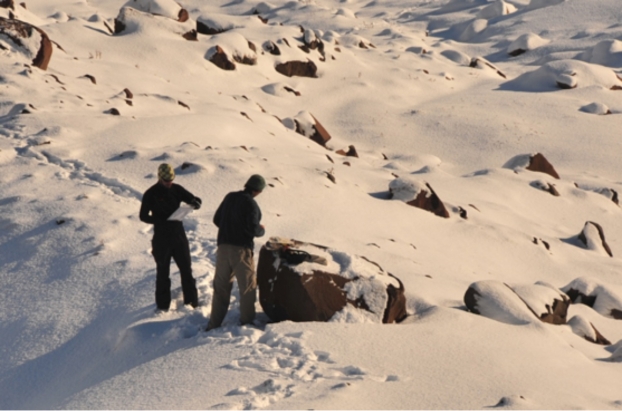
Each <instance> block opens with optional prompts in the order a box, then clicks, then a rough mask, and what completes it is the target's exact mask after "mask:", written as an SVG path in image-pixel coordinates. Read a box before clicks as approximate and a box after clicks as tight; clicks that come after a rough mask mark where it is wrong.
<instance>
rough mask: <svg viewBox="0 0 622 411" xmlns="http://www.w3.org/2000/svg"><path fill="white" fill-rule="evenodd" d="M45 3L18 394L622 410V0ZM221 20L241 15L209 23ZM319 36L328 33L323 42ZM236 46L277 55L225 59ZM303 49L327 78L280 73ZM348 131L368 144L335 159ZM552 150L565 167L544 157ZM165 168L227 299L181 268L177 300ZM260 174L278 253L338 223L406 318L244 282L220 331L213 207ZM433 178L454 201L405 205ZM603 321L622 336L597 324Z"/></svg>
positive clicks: (351, 266)
mask: <svg viewBox="0 0 622 411" xmlns="http://www.w3.org/2000/svg"><path fill="white" fill-rule="evenodd" d="M132 3H135V4H134V5H132ZM126 5H128V7H125V8H123V7H124V6H126ZM26 6H27V8H24V7H23V6H21V5H17V4H16V6H15V10H14V11H13V13H14V14H15V15H16V16H17V17H18V18H21V19H23V20H24V21H26V22H29V23H31V24H33V25H35V26H37V27H39V28H41V29H42V30H43V31H44V32H45V33H46V34H47V35H48V36H49V37H50V39H51V40H52V41H53V42H54V44H55V45H54V49H53V54H52V57H51V60H50V63H49V66H48V69H47V71H42V70H40V69H38V68H36V67H30V60H31V59H32V57H33V56H30V55H28V56H26V55H21V54H20V53H14V52H13V51H12V50H0V352H2V353H3V355H2V356H0V408H2V409H52V408H54V409H58V408H61V409H259V408H269V409H439V408H440V409H482V408H491V407H495V408H504V409H570V408H572V409H576V408H582V409H620V408H622V391H621V390H620V387H619V386H620V384H619V381H620V380H621V379H622V369H621V368H620V362H621V361H622V351H621V350H622V348H621V347H622V321H621V320H619V319H615V318H613V315H612V312H613V310H622V277H621V276H620V273H621V272H622V262H621V261H622V260H620V256H621V255H622V254H621V252H620V250H621V249H622V237H621V235H622V234H621V233H622V219H621V218H620V217H621V214H622V210H621V209H620V206H619V205H618V204H616V203H615V202H614V201H612V200H613V199H614V198H617V195H616V193H621V192H622V180H621V178H620V175H621V174H622V166H621V165H620V161H619V153H621V152H622V141H621V140H620V138H619V130H620V128H621V126H622V117H621V113H622V91H620V90H618V88H620V86H622V80H620V79H621V78H622V71H621V67H622V65H621V63H620V50H621V48H620V41H621V39H622V37H621V36H622V26H620V19H621V18H622V14H621V13H622V11H621V10H622V9H621V8H620V5H619V0H591V1H582V0H565V1H560V0H532V1H528V0H514V1H480V0H477V1H463V0H453V1H446V0H433V1H429V0H416V1H412V0H409V1H406V0H388V1H383V2H368V1H359V0H348V1H334V0H313V1H289V0H276V1H270V2H259V1H255V0H240V1H234V2H231V1H221V0H215V1H212V2H204V1H200V0H186V1H184V2H181V3H180V4H178V3H177V2H174V1H166V0H150V1H147V0H141V1H130V2H128V1H127V0H88V1H83V0H81V1H68V0H29V1H27V2H26ZM181 7H183V8H184V9H185V10H187V11H188V14H189V17H190V18H189V19H188V20H187V21H186V22H178V21H176V20H177V19H178V17H179V12H180V9H181ZM255 13H258V14H259V16H260V17H261V19H259V18H258V17H257V16H256V15H255ZM8 15H9V9H4V8H0V16H2V17H8ZM119 17H121V18H123V19H125V23H126V25H127V27H126V29H125V30H124V31H123V32H121V33H120V34H116V35H113V34H111V33H110V31H109V29H108V28H107V26H109V27H114V20H115V18H119ZM263 20H267V22H266V23H264V22H263ZM197 21H203V22H209V23H210V24H213V25H215V26H218V27H220V28H229V29H230V30H229V31H226V32H224V33H221V34H218V35H203V34H199V35H198V37H197V40H196V41H189V40H186V39H185V38H183V37H182V35H184V34H186V33H188V32H189V31H190V30H192V29H194V28H195V27H196V22H197ZM314 39H315V40H321V41H322V42H323V44H324V47H323V49H322V52H320V50H319V49H312V50H308V52H307V51H305V50H303V48H301V47H300V46H302V45H303V44H304V41H307V42H310V41H313V40H314ZM249 42H250V43H253V44H254V45H255V46H256V51H252V50H251V49H250V48H249ZM35 43H36V39H35V38H33V43H32V44H30V43H29V47H30V49H32V52H33V53H35V54H36V50H35V49H36V46H37V45H38V43H37V44H35ZM270 43H273V44H276V45H277V46H278V47H279V49H280V50H281V55H279V56H277V55H273V54H270V53H269V52H268V51H267V49H266V48H265V46H264V45H267V44H270ZM3 44H4V43H3ZM216 46H219V47H221V49H223V50H225V51H226V52H227V54H228V55H229V57H233V55H236V54H237V55H238V57H239V58H243V57H245V56H246V57H249V58H250V57H252V58H253V59H256V64H254V65H245V64H237V63H236V69H235V70H232V71H225V70H222V69H220V68H218V67H217V66H216V65H215V64H213V63H212V62H210V61H209V57H210V56H211V53H212V51H213V49H214V48H215V47H216ZM12 47H13V45H11V48H12ZM61 47H62V48H61ZM514 48H520V49H524V50H526V52H525V53H523V54H520V55H516V56H510V55H509V54H508V53H509V52H511V51H512V50H513V49H514ZM292 60H297V61H312V62H313V63H314V64H315V65H316V66H317V67H318V73H317V78H310V77H285V76H283V75H281V74H279V73H278V72H276V70H275V66H276V65H277V64H279V63H283V62H286V61H292ZM25 64H28V66H25ZM472 66H473V67H472ZM500 73H501V74H503V76H505V77H503V76H502V75H501V74H500ZM92 79H94V80H95V81H93V80H92ZM569 87H575V88H569ZM125 90H128V91H129V92H131V94H128V93H127V92H126V91H125ZM113 108H114V109H116V110H117V111H118V112H119V115H112V114H111V113H112V112H113V111H111V110H112V109H113ZM608 112H610V113H611V114H608V115H602V114H606V113H608ZM590 114H591V115H590ZM317 122H319V123H320V124H321V125H322V126H324V128H325V129H326V130H327V132H328V133H329V134H330V135H331V137H332V138H331V139H330V140H329V141H328V142H327V144H326V147H322V146H320V145H319V144H317V143H316V142H314V141H313V140H311V139H310V138H309V137H310V136H311V135H313V134H314V133H315V130H316V128H315V124H316V123H317ZM296 130H298V132H297V131H296ZM299 132H301V133H303V134H304V135H301V134H299ZM350 145H354V146H355V147H356V151H357V153H358V156H359V157H358V158H356V157H345V156H341V155H339V154H337V153H336V150H340V149H344V148H347V147H349V146H350ZM346 150H347V149H346ZM535 153H541V154H542V155H544V156H545V157H546V159H547V160H549V162H550V163H551V164H552V165H553V166H554V167H555V169H556V170H557V171H558V173H559V175H560V176H561V179H559V180H557V179H553V178H552V177H549V176H547V175H545V174H542V173H534V172H533V171H529V170H527V169H526V166H527V165H528V164H529V158H530V156H532V155H534V154H535ZM162 162H168V163H170V164H171V165H172V166H173V167H174V168H175V171H176V174H177V177H176V182H177V183H178V184H181V185H183V186H184V187H185V188H186V189H188V190H189V191H190V192H192V193H193V194H195V195H197V196H199V197H201V198H202V200H203V204H202V207H201V209H200V210H196V211H193V212H192V213H191V214H189V215H188V216H186V217H185V218H184V225H185V227H186V231H187V234H188V238H189V242H190V248H191V256H192V267H193V273H194V276H195V278H196V279H197V287H198V290H199V298H200V302H201V305H200V306H199V307H198V308H197V309H191V308H190V307H186V306H184V305H183V299H182V295H181V286H180V282H179V275H178V274H177V268H176V266H175V265H173V266H172V269H171V271H172V275H171V279H172V294H173V302H172V305H171V310H169V312H167V313H155V312H154V309H155V304H154V300H153V292H154V283H155V263H154V261H153V257H152V256H151V254H150V251H151V243H150V241H151V237H152V234H153V230H152V228H151V227H150V226H148V225H146V224H143V223H141V222H140V221H139V219H138V211H139V207H140V200H141V198H142V194H143V193H144V192H145V191H146V190H147V188H149V187H150V186H151V185H152V184H154V183H155V182H156V174H157V173H156V172H157V167H158V165H159V164H160V163H162ZM252 174H261V175H263V176H264V177H265V178H266V181H267V183H268V187H267V188H266V190H264V192H263V193H262V194H261V195H260V196H258V197H257V198H256V200H257V202H258V204H259V205H260V207H261V209H262V214H263V219H262V223H263V224H264V225H265V227H266V235H265V236H264V237H262V238H258V239H256V241H255V244H256V249H255V255H256V256H258V255H259V249H260V247H261V246H262V245H263V244H264V243H265V241H267V240H268V239H269V238H271V237H282V238H294V239H296V240H300V241H304V242H308V243H311V244H321V245H324V246H326V247H327V250H324V251H321V252H320V251H317V249H313V248H312V247H309V248H308V251H309V252H311V250H314V251H313V254H318V255H321V256H324V257H325V258H326V259H327V261H328V262H329V266H327V267H328V268H330V269H331V270H334V271H333V272H339V273H341V274H343V275H346V276H350V277H352V278H353V277H355V276H356V277H361V278H363V279H364V281H359V282H356V283H354V282H353V283H352V285H350V286H349V287H350V288H349V289H348V290H347V292H348V297H349V298H352V299H356V297H357V296H359V295H361V293H364V292H365V293H368V292H369V290H370V289H373V290H375V291H377V292H376V293H375V294H374V295H377V296H381V295H382V296H384V294H383V293H381V292H380V291H381V289H382V288H383V287H384V286H386V285H387V284H393V285H396V284H397V282H396V280H394V279H393V278H392V277H390V276H389V275H388V273H391V274H393V275H395V276H396V277H397V278H399V279H400V280H401V281H402V282H403V284H404V287H405V296H406V301H407V311H408V313H409V316H408V317H407V318H406V320H405V321H403V322H402V323H400V324H380V323H379V321H378V320H379V318H380V317H381V316H382V311H381V310H382V307H383V306H384V304H385V303H386V302H385V301H384V300H383V299H382V298H380V299H378V300H377V301H373V302H372V301H370V302H369V304H370V305H373V306H374V309H373V310H372V312H367V311H365V310H357V309H355V308H353V307H347V308H346V309H344V310H342V311H340V312H338V313H336V314H335V315H334V316H333V318H331V320H330V321H329V322H326V323H319V322H308V323H295V322H289V321H286V322H281V323H269V322H268V317H267V316H266V315H265V314H264V313H263V312H262V310H261V306H260V304H259V303H257V310H258V316H257V324H256V325H254V326H239V325H238V320H239V299H238V297H239V293H238V291H237V288H235V287H234V291H233V297H232V305H231V309H230V311H229V313H228V315H227V317H226V318H225V321H224V325H223V327H222V328H220V329H215V330H212V331H210V332H205V331H203V329H204V328H205V326H206V324H207V322H208V320H209V317H210V309H211V300H212V286H211V282H212V280H213V275H214V265H215V255H216V249H217V246H216V234H217V229H216V227H215V226H214V225H213V223H212V218H213V214H214V212H215V210H216V208H217V206H218V205H219V204H220V202H221V200H222V198H223V197H224V196H225V195H226V194H227V193H228V192H230V191H234V190H239V189H241V188H242V186H243V185H244V182H245V181H246V180H247V179H248V177H249V176H250V175H252ZM329 176H331V177H332V178H333V180H331V179H329ZM553 182H554V185H555V189H556V190H557V192H558V193H559V196H553V195H551V194H550V193H548V192H546V191H545V190H544V189H545V188H546V187H548V185H549V184H552V183H553ZM426 183H427V184H429V185H430V186H431V187H433V188H434V191H435V193H436V194H437V195H438V197H439V198H440V199H441V200H442V201H443V203H444V204H445V206H446V208H447V210H448V212H449V214H450V216H449V218H439V217H438V216H436V215H434V214H433V213H430V212H427V211H423V210H419V209H417V208H416V207H412V206H407V205H405V204H403V202H402V201H404V200H405V201H409V200H410V199H412V196H413V195H414V194H415V193H416V192H417V191H418V190H420V189H422V188H423V189H425V188H427V187H426V186H425V184H426ZM390 190H391V191H393V193H394V197H393V198H394V199H398V200H402V201H393V200H389V191H390ZM461 210H463V211H466V218H462V217H461V214H462V211H461ZM589 221H594V222H598V224H599V225H600V226H601V227H602V228H603V231H604V234H605V238H606V240H607V243H608V245H609V247H610V248H611V251H612V254H613V257H610V256H609V255H608V254H607V253H606V252H605V251H604V250H603V248H602V246H601V245H600V244H599V238H600V237H599V233H598V232H597V230H595V229H594V228H593V226H592V225H588V226H586V222H589ZM584 227H587V230H588V232H587V233H586V237H587V238H588V241H589V244H588V246H585V245H584V244H583V243H582V242H581V241H580V240H579V239H578V235H579V234H580V233H581V231H582V230H583V228H584ZM363 257H364V258H363ZM370 261H373V262H374V263H376V264H378V265H375V264H374V263H371V262H370ZM305 264H308V263H303V264H301V265H300V266H297V269H298V270H302V271H305V270H309V269H312V267H311V264H309V266H305ZM378 266H380V267H382V269H379V267H378ZM322 267H324V266H322ZM324 268H326V267H324ZM302 271H301V272H302ZM473 284H476V285H477V287H478V290H479V291H480V294H481V295H482V296H484V297H483V298H482V299H480V301H479V303H480V304H479V305H478V307H479V309H480V312H481V313H482V314H481V315H477V314H475V313H472V312H469V311H467V309H466V306H465V302H464V296H465V292H466V291H467V289H468V288H469V286H470V285H473ZM510 287H511V288H510ZM571 288H574V289H576V290H579V291H580V292H581V293H583V294H585V295H586V296H588V297H596V299H595V300H594V305H593V307H590V306H588V305H585V304H582V303H580V302H577V303H576V304H572V305H571V306H570V307H569V309H568V318H569V319H570V321H569V323H568V324H565V325H552V324H546V323H543V322H541V321H539V320H538V319H537V318H536V317H535V316H534V314H533V312H531V311H530V308H531V309H533V310H534V311H537V312H544V311H546V304H550V302H551V299H552V298H556V296H557V298H561V295H562V293H564V292H568V290H570V289H571ZM519 294H520V297H519ZM526 301H527V302H528V303H529V307H528V306H527V305H526V303H525V302H526ZM591 325H593V327H594V328H595V329H597V330H598V331H599V332H600V333H601V334H602V335H603V336H604V337H605V338H606V339H608V340H609V341H611V342H612V343H613V344H612V345H611V346H602V345H597V344H594V343H591V342H589V341H587V340H586V339H585V338H584V335H589V336H593V335H594V331H593V328H591Z"/></svg>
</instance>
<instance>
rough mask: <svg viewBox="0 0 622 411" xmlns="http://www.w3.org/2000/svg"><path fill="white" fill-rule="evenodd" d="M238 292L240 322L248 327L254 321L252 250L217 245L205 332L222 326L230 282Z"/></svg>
mask: <svg viewBox="0 0 622 411" xmlns="http://www.w3.org/2000/svg"><path fill="white" fill-rule="evenodd" d="M234 277H235V279H236V280H237V281H238V288H239V289H240V322H241V323H242V324H248V323H251V322H253V320H254V319H255V300H256V295H255V294H256V293H255V290H256V289H257V277H256V275H255V269H254V261H253V250H251V249H250V248H245V247H240V246H236V245H229V244H221V245H219V246H218V250H217V251H216V274H215V275H214V296H213V298H212V314H211V315H210V319H209V324H208V326H207V329H208V330H210V329H212V328H217V327H220V326H221V325H222V322H223V320H224V319H225V316H226V315H227V311H228V310H229V300H230V298H231V289H232V287H233V279H234Z"/></svg>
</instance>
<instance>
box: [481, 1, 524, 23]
mask: <svg viewBox="0 0 622 411" xmlns="http://www.w3.org/2000/svg"><path fill="white" fill-rule="evenodd" d="M515 11H516V6H514V5H513V4H510V3H508V2H505V1H503V0H497V1H494V2H492V3H490V4H489V5H487V6H485V7H484V8H483V9H481V10H480V11H479V12H478V13H477V17H479V18H480V19H488V20H490V19H494V18H495V17H500V16H505V15H507V14H511V13H514V12H515Z"/></svg>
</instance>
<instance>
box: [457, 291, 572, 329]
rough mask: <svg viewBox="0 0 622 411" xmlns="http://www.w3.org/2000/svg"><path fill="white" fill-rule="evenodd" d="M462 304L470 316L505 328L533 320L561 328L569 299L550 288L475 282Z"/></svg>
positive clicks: (564, 320)
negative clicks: (505, 325) (488, 320)
mask: <svg viewBox="0 0 622 411" xmlns="http://www.w3.org/2000/svg"><path fill="white" fill-rule="evenodd" d="M464 303H465V305H466V307H467V309H468V310H469V311H471V312H473V313H476V314H480V315H483V316H484V317H488V318H491V319H493V320H497V321H501V322H504V323H507V324H516V325H521V324H528V323H531V322H533V321H534V320H535V319H539V320H540V321H542V322H546V323H549V324H565V323H566V316H567V313H568V306H569V305H570V300H569V298H568V297H567V296H566V295H565V294H564V293H563V292H561V291H560V290H558V289H556V288H554V287H553V286H551V285H549V284H546V283H542V282H538V283H536V284H533V285H508V284H505V283H502V282H499V281H494V280H489V281H478V282H475V283H473V284H471V285H470V286H469V288H468V289H467V291H466V293H465V294H464Z"/></svg>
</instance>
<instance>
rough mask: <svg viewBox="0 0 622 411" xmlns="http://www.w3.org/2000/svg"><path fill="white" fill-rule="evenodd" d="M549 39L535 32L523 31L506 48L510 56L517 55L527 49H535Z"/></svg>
mask: <svg viewBox="0 0 622 411" xmlns="http://www.w3.org/2000/svg"><path fill="white" fill-rule="evenodd" d="M548 42H549V40H545V39H543V38H542V37H540V36H538V35H537V34H533V33H525V34H523V35H521V36H519V37H518V38H517V39H516V40H514V41H513V42H511V43H510V45H509V46H508V48H507V51H508V54H509V55H510V56H514V57H515V56H519V55H521V54H523V53H526V52H528V51H529V50H533V49H537V48H538V47H540V46H543V45H545V44H547V43H548Z"/></svg>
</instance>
